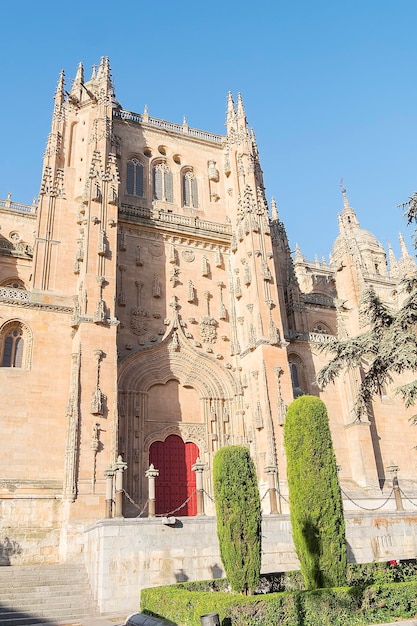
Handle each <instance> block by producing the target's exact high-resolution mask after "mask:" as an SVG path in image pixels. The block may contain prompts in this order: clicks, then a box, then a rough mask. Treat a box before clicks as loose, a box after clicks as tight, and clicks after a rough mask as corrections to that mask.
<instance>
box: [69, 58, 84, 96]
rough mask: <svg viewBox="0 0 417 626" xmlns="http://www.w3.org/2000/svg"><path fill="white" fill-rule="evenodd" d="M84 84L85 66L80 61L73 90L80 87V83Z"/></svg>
mask: <svg viewBox="0 0 417 626" xmlns="http://www.w3.org/2000/svg"><path fill="white" fill-rule="evenodd" d="M83 84H84V68H83V64H82V63H81V61H80V63H79V64H78V67H77V73H76V74H75V78H74V80H73V82H72V87H71V91H74V90H76V89H78V88H79V87H80V85H83Z"/></svg>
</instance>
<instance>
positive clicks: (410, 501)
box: [400, 487, 417, 507]
mask: <svg viewBox="0 0 417 626" xmlns="http://www.w3.org/2000/svg"><path fill="white" fill-rule="evenodd" d="M400 493H401V495H402V496H404V498H405V499H406V500H408V502H409V503H410V504H412V505H413V506H415V507H417V504H416V503H415V502H413V501H412V500H410V498H409V497H408V496H406V495H405V493H404V491H403V490H402V489H401V487H400Z"/></svg>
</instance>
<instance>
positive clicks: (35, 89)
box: [0, 0, 417, 259]
mask: <svg viewBox="0 0 417 626" xmlns="http://www.w3.org/2000/svg"><path fill="white" fill-rule="evenodd" d="M416 25H417V1H416V0H396V1H395V2H394V1H393V0H391V1H388V0H379V1H376V0H345V1H344V2H338V1H337V0H315V2H311V0H310V1H307V0H286V1H285V2H283V1H282V0H271V1H270V0H266V1H264V2H258V3H254V2H248V1H246V0H241V1H237V0H228V1H227V2H225V1H223V2H218V0H210V1H208V2H189V1H188V0H185V1H183V2H181V3H178V2H168V1H166V0H160V1H159V2H153V3H148V4H146V3H144V2H137V3H114V2H112V3H110V2H103V1H102V2H96V1H95V0H92V1H91V0H90V1H84V2H80V1H79V0H73V1H72V2H71V3H65V4H61V3H58V4H57V3H55V2H52V1H51V0H46V1H43V2H42V1H41V2H40V3H29V2H27V3H23V5H22V4H21V3H17V2H15V3H12V2H10V3H9V2H8V3H5V5H4V6H3V7H2V34H1V49H2V53H1V55H0V78H1V84H2V92H3V105H2V111H3V115H2V116H1V121H0V132H1V137H2V146H3V149H2V150H1V151H0V152H1V153H0V197H1V198H4V197H6V194H7V192H8V191H11V192H12V194H13V198H14V199H15V200H16V201H20V202H25V203H30V202H31V200H32V198H33V196H36V195H37V194H38V191H39V183H40V172H41V166H42V155H43V151H44V148H45V143H46V138H47V134H48V132H49V128H50V118H51V111H52V98H53V94H54V90H55V86H56V82H57V79H58V75H59V72H60V70H61V69H64V70H65V74H66V80H67V86H69V85H70V84H71V80H72V78H73V77H74V74H75V70H76V67H77V64H78V62H79V61H82V62H83V63H84V67H85V72H86V75H87V77H88V76H89V73H90V68H91V66H92V65H93V64H97V63H98V62H99V59H100V57H101V56H108V57H109V58H110V64H111V67H112V73H113V79H114V84H115V89H116V96H117V98H118V100H119V102H120V103H121V105H122V106H123V108H125V109H128V110H131V111H135V112H141V111H143V107H144V105H145V104H147V105H148V107H149V114H150V115H152V116H154V117H160V118H163V119H166V120H170V121H173V122H179V123H180V122H182V118H183V116H184V115H186V117H187V121H188V124H189V125H190V126H193V127H196V128H201V129H204V130H208V131H211V132H215V133H224V121H225V109H226V96H227V92H228V91H229V90H231V91H232V92H233V94H234V96H236V94H237V92H238V91H240V92H241V93H242V95H243V99H244V103H245V108H246V113H247V118H248V122H249V124H250V126H252V127H253V128H254V130H255V134H256V137H257V141H258V146H259V150H260V156H261V163H262V168H263V171H264V180H265V185H266V192H267V197H268V199H270V198H271V196H274V197H275V198H276V200H277V203H278V207H279V213H280V217H281V219H282V220H283V221H284V223H285V225H286V229H287V234H288V236H289V239H290V244H291V248H292V249H294V247H295V244H296V243H298V244H299V245H300V247H301V250H302V251H303V252H304V254H305V256H306V257H308V258H310V259H313V258H314V255H315V254H316V253H317V254H318V256H319V258H321V257H322V256H323V255H324V256H325V257H326V258H327V257H328V254H329V252H330V251H331V247H332V243H333V241H334V239H335V237H336V236H337V213H338V212H339V211H340V210H341V209H342V196H341V193H340V187H339V182H340V178H341V177H343V178H344V182H345V186H346V188H347V191H348V197H349V200H350V204H351V205H352V206H353V207H354V208H355V209H356V212H357V215H358V218H359V221H360V223H361V226H363V227H364V228H366V229H368V230H371V231H372V232H373V233H374V234H375V235H376V236H377V237H378V239H379V240H380V241H381V243H383V245H384V246H385V247H386V246H387V243H388V241H391V243H392V245H393V248H394V251H395V252H396V253H397V254H398V252H399V245H398V232H399V231H402V232H404V233H406V240H407V241H408V242H410V240H411V238H410V235H411V232H410V229H408V230H406V226H405V222H404V220H403V218H402V213H401V210H400V209H397V208H396V205H398V204H399V203H401V202H403V201H404V200H406V199H407V197H408V196H409V195H411V194H412V193H413V192H414V191H415V190H417V151H416V149H415V146H416V144H417V141H416V139H417V106H416V103H417V81H416V75H417V37H416V34H415V28H416ZM409 246H410V250H411V244H409Z"/></svg>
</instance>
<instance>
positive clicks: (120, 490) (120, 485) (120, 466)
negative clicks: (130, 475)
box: [113, 454, 127, 517]
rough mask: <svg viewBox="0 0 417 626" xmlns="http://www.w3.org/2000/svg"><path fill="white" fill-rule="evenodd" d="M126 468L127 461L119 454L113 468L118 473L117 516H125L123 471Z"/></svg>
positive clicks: (115, 511) (115, 507) (115, 513)
mask: <svg viewBox="0 0 417 626" xmlns="http://www.w3.org/2000/svg"><path fill="white" fill-rule="evenodd" d="M126 468H127V463H124V461H123V459H122V457H121V455H120V454H119V456H118V457H117V461H116V463H115V464H114V465H113V469H114V472H115V474H116V479H115V482H116V494H115V506H114V509H115V510H114V516H115V517H123V472H124V471H125V469H126Z"/></svg>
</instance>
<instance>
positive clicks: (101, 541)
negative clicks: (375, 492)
mask: <svg viewBox="0 0 417 626" xmlns="http://www.w3.org/2000/svg"><path fill="white" fill-rule="evenodd" d="M416 523H417V514H410V513H388V514H384V515H377V514H376V513H373V514H369V513H363V514H362V513H361V514H358V515H355V514H349V513H348V514H347V515H346V540H347V545H348V558H349V561H350V562H356V563H366V562H372V561H387V560H391V559H407V558H414V557H415V556H416V554H417V537H416V533H415V526H416ZM84 540H85V541H84V554H85V559H86V566H87V570H88V574H89V579H90V584H91V586H92V589H93V593H94V596H95V600H96V601H97V603H98V605H99V607H100V610H101V611H102V612H117V611H120V610H123V611H125V612H129V611H132V612H133V611H136V610H138V609H139V595H140V590H141V589H143V588H144V587H150V586H157V585H168V584H172V583H175V582H181V581H187V580H204V579H213V578H221V577H223V576H224V575H225V574H224V568H223V564H222V562H221V559H220V552H219V547H218V542H217V533H216V519H215V518H214V517H206V518H195V517H187V518H178V519H177V520H176V521H175V524H172V525H167V524H164V523H163V519H162V518H154V519H118V520H102V521H100V522H97V523H96V524H94V525H92V526H90V527H89V528H87V529H86V531H85V533H84ZM298 567H299V564H298V560H297V556H296V554H295V551H294V546H293V543H292V535H291V524H290V518H289V515H271V516H268V517H266V516H265V517H264V518H263V527H262V572H264V573H267V572H279V571H288V570H294V569H297V568H298ZM115 590H116V591H115Z"/></svg>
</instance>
